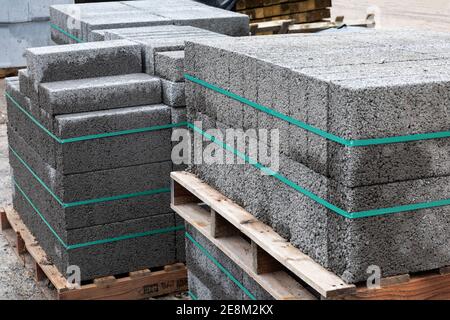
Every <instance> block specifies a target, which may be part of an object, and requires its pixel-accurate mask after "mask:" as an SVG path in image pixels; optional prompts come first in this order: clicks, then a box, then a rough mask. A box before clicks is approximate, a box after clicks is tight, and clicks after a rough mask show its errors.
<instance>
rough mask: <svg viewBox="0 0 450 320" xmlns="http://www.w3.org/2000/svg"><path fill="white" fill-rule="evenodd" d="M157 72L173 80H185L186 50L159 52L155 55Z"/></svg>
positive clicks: (164, 77)
mask: <svg viewBox="0 0 450 320" xmlns="http://www.w3.org/2000/svg"><path fill="white" fill-rule="evenodd" d="M155 74H156V75H157V76H160V77H161V78H163V79H166V80H169V81H172V82H183V81H184V51H182V50H180V51H169V52H159V53H157V54H156V55H155Z"/></svg>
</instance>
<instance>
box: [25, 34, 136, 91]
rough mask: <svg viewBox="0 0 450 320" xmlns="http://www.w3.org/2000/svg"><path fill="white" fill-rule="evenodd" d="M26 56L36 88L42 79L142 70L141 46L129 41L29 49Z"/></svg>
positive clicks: (100, 75)
mask: <svg viewBox="0 0 450 320" xmlns="http://www.w3.org/2000/svg"><path fill="white" fill-rule="evenodd" d="M26 57H27V66H28V72H29V75H30V77H31V79H32V80H33V82H34V86H35V88H37V87H38V85H39V84H40V83H42V82H54V81H62V80H74V79H83V78H95V77H102V76H114V75H121V74H130V73H140V72H141V71H142V61H141V50H140V46H139V45H137V44H136V43H133V42H131V41H127V40H117V41H102V42H92V43H80V44H74V45H62V46H49V47H40V48H30V49H28V50H27V52H26Z"/></svg>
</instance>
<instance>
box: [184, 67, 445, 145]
mask: <svg viewBox="0 0 450 320" xmlns="http://www.w3.org/2000/svg"><path fill="white" fill-rule="evenodd" d="M184 77H185V79H186V80H189V81H191V82H193V83H196V84H198V85H201V86H203V87H205V88H208V89H210V90H213V91H215V92H218V93H220V94H223V95H225V96H227V97H229V98H231V99H234V100H236V101H239V102H241V103H243V104H246V105H248V106H250V107H252V108H254V109H256V110H259V111H262V112H265V113H267V114H269V115H271V116H273V117H276V118H279V119H281V120H284V121H286V122H289V123H290V124H293V125H295V126H298V127H300V128H302V129H304V130H307V131H309V132H312V133H314V134H316V135H318V136H321V137H323V138H325V139H328V140H331V141H334V142H337V143H339V144H342V145H344V146H347V147H365V146H372V145H381V144H392V143H402V142H411V141H420V140H430V139H442V138H449V137H450V131H441V132H431V133H420V134H412V135H405V136H397V137H387V138H374V139H361V140H349V139H345V138H342V137H339V136H336V135H334V134H332V133H329V132H326V131H324V130H321V129H319V128H316V127H313V126H311V125H309V124H307V123H305V122H302V121H300V120H297V119H294V118H292V117H290V116H288V115H285V114H283V113H281V112H278V111H275V110H273V109H270V108H268V107H265V106H263V105H260V104H258V103H256V102H253V101H251V100H248V99H246V98H244V97H241V96H239V95H237V94H235V93H233V92H230V91H228V90H225V89H223V88H220V87H217V86H215V85H213V84H211V83H208V82H206V81H203V80H201V79H198V78H196V77H193V76H191V75H189V74H185V75H184Z"/></svg>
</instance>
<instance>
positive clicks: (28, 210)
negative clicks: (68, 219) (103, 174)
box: [14, 190, 176, 280]
mask: <svg viewBox="0 0 450 320" xmlns="http://www.w3.org/2000/svg"><path fill="white" fill-rule="evenodd" d="M14 207H15V208H16V210H17V211H18V212H19V214H20V217H21V218H22V220H23V221H24V222H25V224H26V225H27V227H28V228H29V229H30V231H31V232H32V233H33V234H34V235H35V236H36V237H37V238H38V239H39V244H40V245H41V247H42V248H43V249H44V250H45V252H46V253H47V255H48V256H49V257H50V259H51V260H52V262H53V263H54V264H55V265H56V266H57V267H58V269H59V270H60V271H61V272H62V273H63V274H65V273H66V272H65V271H66V270H67V267H68V266H70V265H76V266H79V267H80V270H81V279H82V280H88V279H93V278H95V277H102V276H107V275H112V274H121V273H125V272H129V271H130V270H139V269H143V268H148V267H156V266H162V265H166V264H171V263H174V262H175V261H176V250H175V248H176V245H175V232H168V233H160V234H155V235H149V236H144V237H137V238H130V239H125V240H121V241H116V242H108V243H105V244H97V245H91V246H87V247H83V248H74V249H69V250H67V249H66V248H64V247H63V245H62V244H61V243H60V242H59V241H58V240H57V239H56V237H55V235H54V234H53V233H52V232H51V231H50V229H49V228H48V226H47V225H46V224H45V223H44V221H43V220H42V219H41V218H40V217H39V215H38V214H37V213H36V212H35V211H34V210H33V208H32V207H31V206H30V205H29V203H28V202H27V200H26V199H25V198H24V197H23V196H22V194H20V192H19V191H18V190H15V192H14ZM173 225H174V215H173V213H169V214H163V215H158V216H152V217H147V218H141V219H133V220H127V221H124V222H117V223H112V224H106V225H99V226H91V227H87V228H82V229H73V230H68V231H67V232H66V234H63V235H60V236H61V237H62V238H63V239H67V240H68V241H67V242H66V244H79V243H86V242H91V241H95V240H103V239H108V238H114V237H119V236H125V235H130V234H135V233H142V232H147V231H151V230H158V229H162V228H168V227H172V226H173Z"/></svg>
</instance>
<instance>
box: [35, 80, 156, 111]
mask: <svg viewBox="0 0 450 320" xmlns="http://www.w3.org/2000/svg"><path fill="white" fill-rule="evenodd" d="M160 102H161V83H160V80H159V79H158V78H155V77H151V76H149V75H147V74H144V73H136V74H126V75H118V76H107V77H98V78H88V79H78V80H65V81H56V82H48V83H42V84H40V86H39V103H40V106H41V107H42V108H44V109H45V110H47V111H48V112H49V113H50V114H51V115H59V114H69V113H78V112H87V111H97V110H106V109H114V108H123V107H131V106H140V105H151V104H157V103H160Z"/></svg>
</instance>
